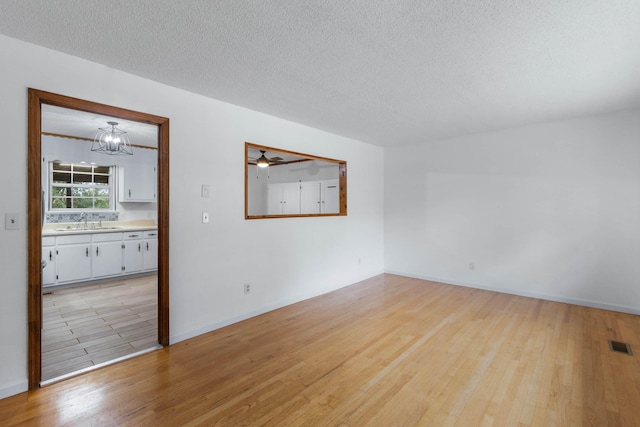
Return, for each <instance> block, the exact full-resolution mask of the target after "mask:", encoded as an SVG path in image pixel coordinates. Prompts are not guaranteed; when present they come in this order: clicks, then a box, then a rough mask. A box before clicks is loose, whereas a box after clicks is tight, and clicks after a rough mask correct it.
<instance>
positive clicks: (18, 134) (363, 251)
mask: <svg viewBox="0 0 640 427" xmlns="http://www.w3.org/2000/svg"><path fill="white" fill-rule="evenodd" d="M0 57H2V58H3V66H2V67H0V77H1V80H0V99H2V102H0V123H1V125H2V129H3V141H2V149H3V158H4V159H11V161H5V162H3V168H2V169H1V170H0V174H1V175H0V178H1V179H0V180H1V181H2V182H3V183H5V185H2V186H0V203H1V205H0V213H2V214H4V213H18V214H19V215H20V220H21V227H20V230H17V231H7V230H4V229H2V230H0V271H2V282H1V285H0V286H1V287H2V298H0V342H2V346H1V347H0V349H1V350H0V398H1V397H5V396H8V395H11V394H14V393H18V392H21V391H24V390H26V388H27V231H26V229H25V227H24V224H25V222H26V218H25V216H26V212H27V174H28V170H27V88H28V87H33V88H36V89H41V90H46V91H50V92H55V93H60V94H63V95H68V96H73V97H77V98H82V99H87V100H90V101H95V102H100V103H105V104H111V105H116V106H119V107H124V108H128V109H132V110H138V111H143V112H147V113H151V114H156V115H160V116H165V117H168V118H169V119H170V120H171V122H170V132H171V152H170V162H171V167H170V169H171V183H170V186H171V187H170V192H171V211H170V218H171V231H170V283H171V290H170V298H171V341H172V342H176V341H178V340H182V339H185V338H188V337H191V336H194V335H197V334H199V333H202V332H206V331H209V330H211V329H214V328H217V327H220V326H223V325H226V324H228V323H231V322H233V321H236V320H239V319H243V318H245V317H248V316H251V315H254V314H257V313H261V312H264V311H266V310H269V309H272V308H276V307H279V306H282V305H285V304H289V303H292V302H295V301H299V300H301V299H304V298H308V297H311V296H315V295H318V294H321V293H324V292H327V291H331V290H333V289H337V288H340V287H342V286H346V285H349V284H352V283H354V282H356V281H359V280H361V279H364V278H367V277H370V276H373V275H376V274H379V273H381V272H382V271H383V240H382V239H383V235H382V229H383V221H382V219H383V208H382V206H383V205H382V203H383V200H382V191H381V188H382V186H383V175H382V173H381V171H382V167H383V157H382V155H383V150H382V149H381V148H378V147H374V146H371V145H368V144H365V143H362V142H358V141H355V140H351V139H348V138H343V137H339V136H336V135H332V134H328V133H325V132H321V131H318V130H314V129H311V128H309V127H305V126H301V125H298V124H295V123H292V122H288V121H286V120H282V119H278V118H275V117H271V116H268V115H264V114H260V113H256V112H253V111H250V110H247V109H243V108H240V107H236V106H233V105H229V104H226V103H223V102H219V101H216V100H212V99H209V98H205V97H202V96H199V95H195V94H192V93H189V92H185V91H182V90H178V89H175V88H171V87H168V86H165V85H162V84H159V83H155V82H152V81H149V80H146V79H142V78H139V77H136V76H133V75H130V74H126V73H123V72H119V71H116V70H113V69H110V68H108V67H105V66H102V65H98V64H95V63H91V62H88V61H84V60H82V59H79V58H74V57H71V56H68V55H64V54H61V53H58V52H54V51H51V50H47V49H44V48H40V47H37V46H34V45H30V44H26V43H23V42H20V41H17V40H14V39H10V38H7V37H4V36H0ZM245 141H251V142H254V143H257V144H261V145H267V146H273V147H279V148H283V149H287V150H292V151H298V152H303V153H311V154H316V155H319V156H323V157H330V158H335V159H342V160H346V161H347V162H348V174H349V178H348V203H349V215H348V216H347V217H328V218H291V219H269V220H251V221H247V220H244V194H243V191H244V190H243V189H244V181H243V180H244V142H245ZM201 184H210V185H211V197H210V198H208V199H204V198H201V197H200V186H201ZM202 211H208V212H209V213H210V217H211V222H210V223H208V224H202V223H201V220H200V218H201V213H202ZM358 259H361V261H362V262H361V263H358ZM244 282H251V283H252V293H251V294H250V295H244V294H243V292H242V284H243V283H244ZM212 351H215V349H212Z"/></svg>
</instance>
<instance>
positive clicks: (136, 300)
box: [42, 275, 158, 381]
mask: <svg viewBox="0 0 640 427" xmlns="http://www.w3.org/2000/svg"><path fill="white" fill-rule="evenodd" d="M42 307H43V309H42V311H43V329H42V380H43V381H46V380H50V379H52V378H56V377H59V376H62V375H65V374H69V373H72V372H75V371H79V370H81V369H85V368H89V367H92V366H95V365H99V364H101V363H104V362H106V361H109V360H113V359H117V358H119V357H122V356H126V355H128V354H132V353H136V352H138V351H141V350H144V349H147V348H150V347H153V346H154V345H156V344H157V343H158V280H157V276H156V275H148V276H142V277H136V278H132V279H123V280H118V281H113V282H104V283H101V284H96V285H84V286H79V287H74V288H65V289H59V290H54V291H52V292H50V293H45V294H44V295H43V296H42Z"/></svg>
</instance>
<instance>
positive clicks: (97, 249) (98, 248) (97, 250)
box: [96, 246, 100, 256]
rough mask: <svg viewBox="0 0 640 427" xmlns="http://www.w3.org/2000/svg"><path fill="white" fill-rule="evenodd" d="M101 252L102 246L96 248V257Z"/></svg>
mask: <svg viewBox="0 0 640 427" xmlns="http://www.w3.org/2000/svg"><path fill="white" fill-rule="evenodd" d="M99 251H100V246H96V256H98V254H99Z"/></svg>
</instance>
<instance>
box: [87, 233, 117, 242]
mask: <svg viewBox="0 0 640 427" xmlns="http://www.w3.org/2000/svg"><path fill="white" fill-rule="evenodd" d="M120 240H122V233H99V234H98V233H96V234H94V235H93V242H94V243H96V242H118V241H120Z"/></svg>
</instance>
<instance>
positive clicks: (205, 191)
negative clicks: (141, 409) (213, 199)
mask: <svg viewBox="0 0 640 427" xmlns="http://www.w3.org/2000/svg"><path fill="white" fill-rule="evenodd" d="M209 188H210V187H209V186H208V185H207V184H202V197H204V198H208V197H209Z"/></svg>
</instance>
